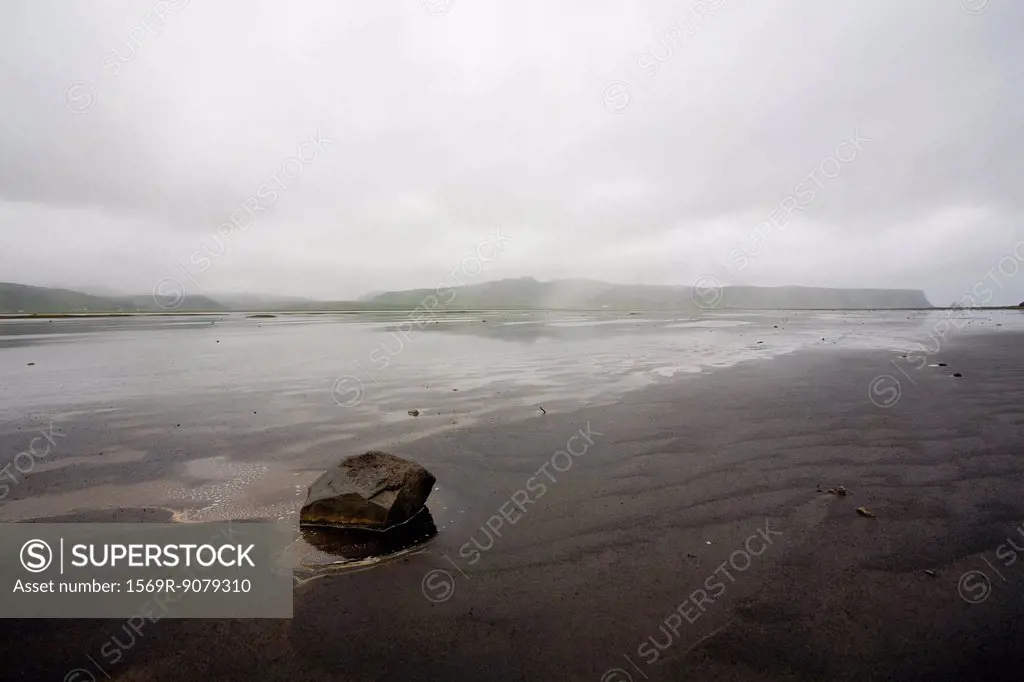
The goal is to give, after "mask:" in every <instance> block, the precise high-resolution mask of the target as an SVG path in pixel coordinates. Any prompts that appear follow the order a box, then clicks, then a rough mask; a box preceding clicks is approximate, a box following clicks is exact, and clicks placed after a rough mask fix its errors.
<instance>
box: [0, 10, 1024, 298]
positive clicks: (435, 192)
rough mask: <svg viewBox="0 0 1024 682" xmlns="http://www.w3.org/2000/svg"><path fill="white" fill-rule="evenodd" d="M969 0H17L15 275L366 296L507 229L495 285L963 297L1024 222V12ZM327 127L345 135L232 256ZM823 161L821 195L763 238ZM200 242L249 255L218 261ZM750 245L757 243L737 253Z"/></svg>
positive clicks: (1020, 289) (4, 191)
mask: <svg viewBox="0 0 1024 682" xmlns="http://www.w3.org/2000/svg"><path fill="white" fill-rule="evenodd" d="M964 4H965V5H966V6H967V7H968V8H970V9H974V10H977V9H979V8H980V9H981V10H982V11H980V13H976V14H971V13H968V12H967V11H965V10H964V6H962V5H961V3H959V2H958V1H957V0H942V1H941V2H936V1H934V0H914V1H910V2H903V3H891V2H883V1H882V0H870V1H863V0H836V1H835V2H830V3H827V4H826V3H821V4H819V5H808V4H807V3H803V2H796V1H795V0H776V1H772V2H754V1H753V0H703V2H701V3H691V2H688V0H684V2H682V3H674V2H663V1H661V0H650V1H648V2H639V3H628V4H623V3H592V2H591V3H584V2H582V0H572V1H569V2H562V3H548V2H543V1H541V0H527V1H525V2H518V3H503V2H499V1H498V0H474V2H455V3H443V2H431V3H423V2H420V1H419V0H402V1H401V2H398V3H387V4H385V3H361V4H358V5H352V4H351V3H329V2H326V0H324V1H316V2H314V1H313V0H310V1H308V2H298V3H288V4H281V3H271V2H245V3H243V2H240V1H239V2H223V3H198V2H188V1H187V0H163V2H155V1H150V0H144V1H139V2H136V1H134V0H120V1H118V2H99V1H98V0H97V1H96V2H81V3H74V4H73V5H70V6H68V5H66V4H64V3H59V2H57V1H56V0H41V1H38V2H34V3H19V4H18V5H17V7H16V9H13V10H12V12H11V15H12V16H11V17H9V19H8V21H6V22H5V23H4V25H3V26H2V27H0V53H2V58H3V61H4V63H5V65H6V68H5V69H4V70H3V71H2V73H0V92H2V93H3V94H2V97H3V98H4V100H5V101H4V111H5V125H4V126H3V127H2V128H0V280H12V281H21V282H25V283H32V284H62V285H77V286H105V287H114V288H119V289H125V290H130V291H136V292H145V291H148V290H149V289H150V288H151V287H152V285H153V283H154V282H156V281H157V280H158V279H160V278H161V277H165V276H176V273H179V274H180V273H181V267H182V266H183V267H185V268H186V269H188V270H189V272H190V274H191V275H192V276H194V277H195V279H196V281H197V282H198V283H199V286H200V288H201V289H203V290H207V291H224V290H236V291H243V290H248V291H259V292H279V293H283V294H299V295H311V296H323V297H336V298H341V297H349V296H355V295H358V294H361V293H363V292H365V291H367V290H376V289H385V288H400V287H414V286H431V285H432V284H434V283H435V281H434V280H438V278H439V277H440V278H443V277H444V276H445V275H446V274H447V273H448V272H450V270H451V268H452V267H454V265H455V264H456V263H458V262H459V260H460V259H461V258H463V257H464V256H465V255H466V254H467V253H470V252H471V251H472V249H473V248H474V246H475V244H476V243H478V242H479V241H480V240H482V239H485V238H487V237H488V235H490V234H492V233H493V230H494V228H495V226H498V225H500V226H501V227H502V229H503V231H504V232H505V233H506V234H508V235H510V236H511V237H512V239H513V241H512V242H510V244H509V247H508V248H507V249H506V251H505V252H503V253H502V255H501V258H500V259H498V260H496V261H495V262H494V263H492V264H490V267H489V269H488V270H487V271H486V272H483V273H481V275H480V277H481V279H494V278H498V277H504V276H520V275H533V276H536V277H539V278H556V277H594V278H601V279H610V280H613V281H621V282H640V283H652V284H653V283H665V284H668V283H673V284H688V283H690V282H692V281H693V280H694V278H696V277H697V276H698V275H701V274H712V275H715V276H717V277H719V278H720V279H722V280H723V281H726V283H727V282H728V280H729V279H730V278H732V279H733V280H734V281H736V282H738V283H743V284H765V285H777V284H806V285H816V286H829V285H832V286H892V287H914V288H923V289H925V290H926V291H927V292H928V294H929V296H930V297H931V298H932V300H933V302H936V303H947V302H949V301H951V300H953V299H954V298H958V297H959V296H961V295H963V294H964V293H967V292H969V291H970V290H971V288H972V287H973V285H974V284H975V283H976V282H977V281H978V280H979V279H980V278H982V277H984V276H985V275H986V273H987V272H988V271H989V270H990V269H991V268H992V267H994V266H996V265H997V264H998V263H999V260H1000V259H1001V258H1003V257H1004V256H1006V255H1007V254H1010V253H1012V249H1013V247H1014V245H1015V244H1016V243H1017V242H1019V241H1020V240H1022V239H1024V232H1022V230H1021V228H1020V227H1019V226H1020V224H1021V217H1022V213H1024V210H1022V209H1024V207H1022V204H1021V202H1022V199H1021V194H1020V192H1019V191H1018V190H1019V181H1020V179H1021V177H1022V173H1021V171H1022V164H1024V161H1022V160H1021V157H1020V155H1019V154H1016V153H1014V151H1015V150H1016V149H1017V148H1019V145H1020V142H1021V141H1022V123H1021V118H1020V116H1019V115H1018V111H1019V108H1020V104H1021V89H1022V86H1021V83H1022V82H1024V80H1022V78H1021V76H1022V66H1024V60H1022V48H1021V47H1020V44H1019V43H1020V41H1019V35H1015V31H1014V28H1015V27H1019V26H1020V25H1022V20H1024V6H1019V5H1016V4H1013V3H1006V2H992V3H989V4H988V5H985V4H984V3H983V2H978V1H973V0H972V2H966V0H965V3H964ZM431 9H433V10H436V12H435V13H434V14H432V13H431V11H429V10H431ZM444 9H448V10H449V11H447V13H443V12H441V10H444ZM702 13H703V14H702ZM612 81H622V82H624V83H626V84H627V87H628V93H629V97H628V98H625V99H622V98H620V99H617V100H616V101H615V102H614V104H615V106H613V107H611V108H613V109H616V108H621V105H622V104H623V103H624V102H625V103H627V104H628V106H626V107H625V109H624V110H621V111H618V112H617V113H609V111H608V110H607V109H608V108H609V106H608V105H609V101H608V100H607V95H606V99H605V100H604V101H603V100H602V93H603V92H607V91H605V88H606V86H607V85H608V83H610V82H612ZM69 86H70V89H69ZM617 92H618V94H619V95H621V94H622V91H617ZM317 130H320V131H321V134H322V135H324V136H326V137H328V138H330V139H332V140H333V141H334V142H333V143H331V144H328V145H326V146H325V147H324V150H323V153H322V154H321V155H320V156H318V158H317V159H316V160H315V161H313V162H311V163H306V164H304V165H303V166H302V168H301V175H300V176H298V177H295V178H290V179H288V180H287V181H286V182H287V183H288V188H287V190H282V191H280V192H279V195H278V196H277V198H276V199H275V200H274V201H273V202H270V203H267V204H266V205H264V206H262V207H261V208H265V209H266V210H264V211H261V212H259V213H258V214H255V215H254V216H253V217H254V218H255V219H254V220H252V221H251V224H250V222H248V221H247V222H245V223H243V224H246V225H248V226H247V227H246V229H245V230H244V231H242V230H237V231H235V232H232V233H230V235H229V236H230V242H225V244H223V245H221V246H218V245H217V243H216V242H215V241H214V240H215V237H214V235H217V234H218V232H217V231H218V228H220V227H221V226H222V225H224V224H225V223H226V222H227V221H229V220H231V216H232V214H233V213H236V214H237V211H238V210H239V209H240V208H242V207H243V206H245V205H246V203H245V202H246V201H247V200H248V199H249V198H250V197H252V196H254V195H255V193H256V192H257V191H258V189H259V188H260V186H261V185H262V184H265V183H267V182H268V178H271V177H273V174H275V173H278V174H280V172H281V169H282V167H283V164H285V162H286V160H287V159H289V158H290V157H294V156H295V155H296V153H297V150H298V149H299V148H300V145H302V144H303V142H304V141H306V140H308V139H309V138H310V136H311V135H314V134H315V133H316V131H317ZM856 131H859V132H860V134H861V135H862V136H864V137H867V138H870V141H868V142H865V143H863V148H862V149H861V150H860V151H858V153H857V155H856V156H855V158H853V159H852V160H850V161H848V162H844V163H842V165H841V166H839V167H836V168H838V173H837V174H836V175H834V177H825V178H824V179H822V176H821V175H820V173H821V172H824V173H825V174H826V175H831V174H832V173H833V170H832V169H833V166H830V165H828V164H829V163H831V162H828V161H827V159H828V158H829V157H830V156H834V155H835V154H836V149H837V145H839V144H840V143H842V142H843V141H844V140H847V139H850V138H851V137H853V136H854V134H855V132H856ZM843 150H844V151H843V153H849V147H846V148H843ZM823 164H824V165H823ZM297 168H298V167H296V166H294V165H293V166H292V170H293V171H294V170H296V169H297ZM815 169H819V170H818V171H817V172H818V173H819V175H818V176H816V179H812V180H811V181H810V182H817V181H819V180H820V181H821V182H820V184H814V185H813V188H814V190H815V197H814V199H813V201H811V202H809V203H808V204H807V205H806V206H803V207H802V208H803V210H802V211H800V212H799V213H796V214H794V217H793V219H792V220H791V221H789V222H788V224H787V225H786V227H785V228H778V227H776V228H774V229H772V231H771V232H770V233H767V234H765V233H764V229H763V228H760V230H759V228H758V226H759V225H760V224H762V223H764V222H765V221H769V222H770V220H771V219H772V218H770V217H769V216H778V215H779V214H778V207H779V206H780V203H782V202H784V201H785V200H786V197H788V196H792V195H794V193H795V192H796V191H797V188H798V186H800V184H801V183H806V182H808V180H807V178H808V175H809V174H810V173H811V172H812V171H814V170H815ZM285 170H287V169H285ZM277 177H280V175H278V176H277ZM783 205H785V204H783ZM250 207H251V204H250ZM773 212H774V213H773ZM243 214H244V211H243ZM758 230H759V231H758ZM204 245H205V246H206V247H207V248H210V247H211V246H216V247H217V249H218V250H222V251H223V253H222V255H220V256H219V257H217V258H215V259H212V260H211V262H210V265H209V267H208V269H205V270H203V271H201V272H200V271H199V267H198V266H196V265H195V264H194V263H193V261H192V260H191V259H192V258H193V256H194V254H196V253H197V252H198V253H203V251H202V250H203V248H204ZM738 248H742V249H744V251H743V253H747V254H750V253H753V252H754V251H755V250H756V251H757V254H756V256H754V257H749V258H747V263H746V265H745V266H744V267H743V268H739V266H738V264H737V259H736V258H735V257H733V258H731V257H730V254H733V256H735V254H736V253H737V251H736V250H737V249H738ZM438 281H439V280H438ZM1004 283H1005V288H1004V289H1002V290H1000V291H999V292H998V293H999V298H998V299H997V301H996V302H1000V303H1017V302H1019V301H1020V300H1021V299H1024V274H1022V275H1019V276H1017V277H1016V278H1012V277H1011V278H1005V277H1004ZM196 293H202V291H196Z"/></svg>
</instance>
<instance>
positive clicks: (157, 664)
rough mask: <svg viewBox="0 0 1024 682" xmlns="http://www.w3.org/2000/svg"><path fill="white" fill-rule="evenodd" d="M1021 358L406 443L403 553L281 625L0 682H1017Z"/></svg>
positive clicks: (846, 373) (798, 362)
mask: <svg viewBox="0 0 1024 682" xmlns="http://www.w3.org/2000/svg"><path fill="white" fill-rule="evenodd" d="M1022 347H1024V336H1022V335H1021V334H1019V333H1016V332H1009V331H1007V332H1003V333H986V334H965V335H962V336H959V337H958V338H956V339H954V340H952V341H949V342H947V343H945V344H944V345H943V347H942V349H941V351H940V352H939V353H938V355H936V356H934V357H933V358H932V361H933V362H946V363H948V366H947V367H923V368H921V369H917V368H916V365H915V364H913V363H912V362H911V360H910V359H903V358H900V357H899V355H898V354H894V353H891V352H883V351H863V352H849V351H837V350H812V351H806V352H801V353H799V354H793V355H787V356H784V357H781V358H778V359H775V360H772V361H770V362H756V363H744V364H741V365H739V366H736V367H733V368H730V369H723V370H717V371H712V372H709V373H704V374H699V375H690V376H685V377H679V378H676V379H675V380H673V381H671V382H669V383H666V384H662V385H658V386H655V387H651V388H647V389H643V390H640V391H635V392H632V393H629V394H627V395H626V396H625V398H624V399H622V400H621V401H620V402H618V403H616V404H613V405H607V406H595V407H592V408H588V409H584V410H577V411H570V412H564V413H554V414H548V415H540V416H538V417H536V418H531V419H527V420H524V421H519V422H517V423H508V424H506V423H500V424H493V425H488V424H486V423H477V424H474V425H473V426H470V427H467V428H464V429H460V430H457V431H451V432H446V433H440V434H438V435H434V436H429V437H426V438H422V439H420V440H417V441H413V442H410V443H408V445H406V446H405V447H403V448H402V449H401V450H400V452H399V453H398V454H402V455H405V456H408V457H411V458H413V459H416V460H418V461H420V462H422V463H423V464H425V465H426V466H427V467H428V468H430V469H431V471H433V473H434V474H435V475H436V476H437V478H438V481H439V482H440V490H438V491H437V492H436V493H434V495H433V496H432V497H431V500H430V505H429V506H430V510H431V512H432V515H433V517H434V520H435V521H436V523H437V526H438V528H439V529H440V533H439V534H438V535H437V536H436V537H435V538H434V539H433V540H432V541H431V542H430V543H429V544H427V545H425V546H423V547H422V548H421V550H420V551H418V552H415V553H412V554H407V555H404V556H401V557H399V558H397V559H395V560H392V561H389V562H385V563H382V564H380V565H377V566H374V567H371V568H366V567H362V568H359V569H348V570H341V571H337V572H334V573H331V574H329V575H326V576H324V577H320V578H318V579H315V580H311V581H308V582H304V583H303V584H301V585H299V586H298V587H297V588H296V593H295V617H294V619H292V620H290V621H266V620H264V621H256V620H250V621H238V620H236V621H204V620H191V621H177V620H170V619H164V620H161V621H159V622H158V623H147V624H145V626H144V627H143V628H142V630H141V633H132V632H131V631H130V630H127V629H126V628H125V624H124V622H122V621H102V622H97V621H81V620H71V621H24V620H0V633H2V636H0V670H3V675H2V677H3V679H12V680H20V679H25V680H37V679H40V680H45V679H55V680H56V679H64V680H68V682H87V681H88V680H91V679H96V680H103V679H108V678H109V679H115V680H119V681H121V680H123V681H129V680H131V681H135V680H138V681H142V680H146V681H155V680H167V681H168V682H170V681H175V682H176V681H178V680H246V681H247V682H248V681H250V680H254V679H258V680H289V681H293V680H392V679H394V680H460V681H462V680H595V681H597V680H602V681H603V682H628V681H629V680H645V679H650V680H672V679H707V680H773V681H774V680H822V679H829V680H929V681H930V682H935V681H941V680H950V681H952V680H1010V679H1013V680H1017V679H1020V673H1021V670H1024V649H1022V648H1021V646H1020V644H1021V642H1022V641H1024V589H1022V588H1024V551H1021V552H1017V550H1016V549H1013V550H1008V546H1007V539H1008V538H1009V539H1016V545H1015V546H1016V547H1024V535H1020V534H1018V531H1017V528H1018V527H1021V526H1022V525H1024V495H1022V493H1021V491H1022V489H1024V488H1022V483H1024V411H1022V410H1021V407H1020V406H1021V405H1022V404H1024V356H1022V355H1021V352H1020V350H1021V348H1022ZM953 372H961V373H962V374H963V377H961V378H953V377H952V376H951V375H952V373H953ZM882 375H889V376H891V377H892V378H893V379H895V380H896V381H899V388H900V391H901V393H900V395H899V399H898V400H897V401H896V402H895V403H894V404H891V405H890V406H888V407H879V406H878V405H876V404H874V403H873V402H872V400H871V399H870V398H871V395H870V394H869V386H870V385H872V381H874V380H875V378H876V377H878V376H882ZM893 395H894V394H893V393H885V392H878V391H876V392H875V394H874V397H875V399H876V402H882V403H883V404H887V403H889V402H891V398H892V396H893ZM581 431H582V432H583V433H585V434H587V437H586V438H583V437H577V438H575V439H574V440H572V441H571V442H570V438H573V436H574V435H577V436H578V435H579V434H581ZM567 444H568V446H569V447H571V448H573V449H574V451H575V452H577V453H579V452H580V450H585V452H583V453H580V455H579V456H578V457H575V458H573V457H572V456H568V455H566V456H563V455H557V454H555V453H556V452H557V451H559V450H564V449H565V448H566V445H567ZM469 461H471V462H472V465H471V466H469V465H467V462H469ZM567 463H568V466H566V464H567ZM540 484H543V486H541V485H540ZM838 485H843V486H845V487H846V488H847V489H848V490H849V491H850V494H849V495H848V496H846V497H840V496H836V495H833V494H829V493H827V492H824V491H825V490H827V489H828V488H830V487H834V486H838ZM541 487H543V490H544V492H543V493H541V492H540V490H541ZM517 502H518V505H517ZM861 506H863V507H866V508H867V509H869V510H870V511H871V512H872V513H874V514H875V518H866V517H863V516H860V515H858V514H857V513H856V511H855V510H856V508H857V507H861ZM126 513H127V514H131V511H130V510H128V511H121V512H118V514H126ZM149 514H150V515H151V516H153V515H154V514H157V513H156V512H149ZM155 518H159V516H158V514H157V516H156V517H155ZM496 519H503V520H496ZM511 519H514V523H513V522H512V521H511ZM119 520H120V518H119ZM488 522H490V523H491V527H490V528H488V527H487V526H486V525H485V524H487V523H488ZM1022 532H1024V531H1022ZM467 543H468V544H467ZM1011 555H1012V556H1011ZM1008 557H1010V558H1013V557H1015V559H1014V561H1008ZM723 562H725V563H724V564H723ZM928 571H930V572H932V573H934V575H931V574H930V573H929V572H928ZM969 572H973V573H970V575H968V577H967V578H966V579H964V580H962V576H964V574H965V573H969ZM986 580H987V581H988V582H986ZM972 602H976V603H972ZM112 637H114V638H116V643H117V646H116V647H115V648H116V651H117V652H118V654H119V656H118V660H116V661H114V660H112V659H113V656H110V655H104V654H101V653H100V652H101V650H105V651H107V652H108V654H109V652H110V651H111V648H110V647H109V646H108V647H106V648H105V649H103V647H104V645H107V644H109V643H110V642H111V641H112V640H111V638H112Z"/></svg>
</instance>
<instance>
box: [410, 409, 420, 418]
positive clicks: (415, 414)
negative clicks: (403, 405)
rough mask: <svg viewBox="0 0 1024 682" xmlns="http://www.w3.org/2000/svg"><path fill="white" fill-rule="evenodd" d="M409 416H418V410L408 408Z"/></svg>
mask: <svg viewBox="0 0 1024 682" xmlns="http://www.w3.org/2000/svg"><path fill="white" fill-rule="evenodd" d="M409 416H410V417H418V416H420V411H419V410H409Z"/></svg>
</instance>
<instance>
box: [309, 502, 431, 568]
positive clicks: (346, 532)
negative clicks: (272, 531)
mask: <svg viewBox="0 0 1024 682" xmlns="http://www.w3.org/2000/svg"><path fill="white" fill-rule="evenodd" d="M300 534H301V536H302V539H303V540H304V541H305V542H306V543H307V544H309V545H311V546H313V547H314V548H315V549H317V550H319V551H321V552H323V553H324V554H328V555H331V556H334V557H341V558H342V559H344V560H346V561H357V560H361V559H368V558H370V557H383V556H388V555H390V554H397V553H398V552H401V551H402V550H404V549H408V548H410V547H414V546H416V545H418V544H421V543H424V542H426V541H427V540H429V539H431V538H432V537H434V536H435V535H437V526H436V525H435V524H434V519H433V517H432V516H431V515H430V511H429V510H428V509H427V508H426V507H424V508H423V509H421V510H420V512H419V513H418V514H416V515H415V516H413V517H412V518H411V519H409V521H407V522H406V523H403V524H401V525H398V526H395V527H394V528H388V529H387V530H383V531H379V530H365V529H363V528H327V527H315V526H314V527H309V526H307V527H304V528H302V529H301V530H300Z"/></svg>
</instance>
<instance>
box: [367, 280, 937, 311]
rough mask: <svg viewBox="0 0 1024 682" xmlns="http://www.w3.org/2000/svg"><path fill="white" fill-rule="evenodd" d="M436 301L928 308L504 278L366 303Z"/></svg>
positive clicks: (766, 292)
mask: <svg viewBox="0 0 1024 682" xmlns="http://www.w3.org/2000/svg"><path fill="white" fill-rule="evenodd" d="M431 297H434V298H437V299H439V302H440V303H441V304H446V307H448V308H468V309H488V308H490V309H494V308H498V309H503V308H505V309H555V310H558V309H564V310H601V309H609V310H694V309H698V308H702V307H703V308H716V309H734V310H735V309H743V310H766V309H813V308H818V309H833V308H847V309H866V308H883V309H885V308H888V309H894V308H930V307H932V305H931V303H929V302H928V298H927V297H926V296H925V294H924V292H923V291H919V290H914V289H826V288H813V287H745V286H744V287H724V288H719V289H703V290H698V291H696V292H695V291H694V290H693V289H692V288H691V287H684V286H645V285H624V284H612V283H610V282H600V281H596V280H585V279H576V280H555V281H552V282H540V281H537V280H536V279H533V278H532V277H524V278H520V279H503V280H500V281H497V282H485V283H482V284H474V285H470V286H466V287H459V288H457V289H441V291H440V292H438V291H436V290H434V289H412V290H408V291H391V292H387V293H384V294H380V295H378V296H375V297H373V298H371V299H369V301H368V302H369V303H371V304H377V305H382V306H383V305H387V306H402V307H406V308H415V307H416V306H418V305H420V304H421V303H422V302H423V301H428V304H432V303H433V300H432V298H431Z"/></svg>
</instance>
